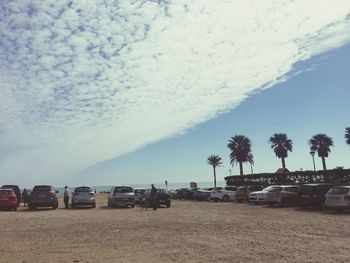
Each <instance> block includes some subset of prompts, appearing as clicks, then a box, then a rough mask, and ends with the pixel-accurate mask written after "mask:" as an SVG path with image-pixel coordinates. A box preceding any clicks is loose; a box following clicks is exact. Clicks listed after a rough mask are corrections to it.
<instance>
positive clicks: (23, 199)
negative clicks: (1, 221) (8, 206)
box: [22, 188, 28, 206]
mask: <svg viewBox="0 0 350 263" xmlns="http://www.w3.org/2000/svg"><path fill="white" fill-rule="evenodd" d="M22 201H23V205H24V206H27V202H28V191H27V189H25V188H24V189H23V192H22Z"/></svg>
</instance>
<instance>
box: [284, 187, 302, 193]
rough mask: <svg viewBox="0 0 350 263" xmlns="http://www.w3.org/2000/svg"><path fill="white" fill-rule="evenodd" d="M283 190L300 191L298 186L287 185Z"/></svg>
mask: <svg viewBox="0 0 350 263" xmlns="http://www.w3.org/2000/svg"><path fill="white" fill-rule="evenodd" d="M283 191H286V192H297V191H298V187H285V188H284V189H283Z"/></svg>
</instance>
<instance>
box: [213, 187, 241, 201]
mask: <svg viewBox="0 0 350 263" xmlns="http://www.w3.org/2000/svg"><path fill="white" fill-rule="evenodd" d="M236 190H237V186H223V187H216V188H214V189H213V191H212V192H211V193H210V199H211V200H214V201H216V202H217V201H223V202H228V201H233V200H235V194H236Z"/></svg>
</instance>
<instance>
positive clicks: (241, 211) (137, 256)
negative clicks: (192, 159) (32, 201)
mask: <svg viewBox="0 0 350 263" xmlns="http://www.w3.org/2000/svg"><path fill="white" fill-rule="evenodd" d="M61 201H62V200H61ZM106 203H107V201H106V196H105V195H103V194H100V195H99V197H98V203H97V208H95V209H74V210H72V209H68V210H67V209H64V208H62V207H63V205H62V202H61V203H60V208H59V209H57V210H50V209H44V210H38V211H34V212H30V211H28V210H27V208H25V207H20V209H19V210H18V211H17V212H5V211H0V222H1V235H0V262H350V227H349V226H350V213H341V214H337V213H335V212H331V211H318V210H311V211H310V210H307V211H304V210H301V209H299V208H278V207H276V208H270V207H268V206H256V205H249V204H244V203H243V204H238V203H214V202H198V201H173V205H172V207H171V208H162V209H158V210H157V211H152V210H150V209H148V210H147V211H146V210H141V209H140V208H138V207H136V208H134V209H131V208H129V209H123V208H121V209H118V208H117V209H110V208H108V207H107V206H106Z"/></svg>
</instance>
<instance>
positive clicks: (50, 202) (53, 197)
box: [28, 185, 58, 210]
mask: <svg viewBox="0 0 350 263" xmlns="http://www.w3.org/2000/svg"><path fill="white" fill-rule="evenodd" d="M57 193H58V191H56V190H55V188H54V187H53V186H51V185H36V186H34V188H33V190H32V192H31V193H30V195H29V197H28V208H29V210H35V209H36V208H37V207H52V209H57V208H58V198H57Z"/></svg>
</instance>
